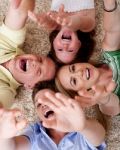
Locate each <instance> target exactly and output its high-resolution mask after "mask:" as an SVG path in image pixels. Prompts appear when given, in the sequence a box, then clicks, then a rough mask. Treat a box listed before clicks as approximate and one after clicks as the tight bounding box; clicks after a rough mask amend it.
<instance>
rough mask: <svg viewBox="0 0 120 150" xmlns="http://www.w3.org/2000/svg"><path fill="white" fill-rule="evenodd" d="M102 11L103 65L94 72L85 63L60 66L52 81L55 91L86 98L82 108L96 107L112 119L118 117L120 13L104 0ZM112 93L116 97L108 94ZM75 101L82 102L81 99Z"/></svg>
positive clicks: (119, 105) (119, 92)
mask: <svg viewBox="0 0 120 150" xmlns="http://www.w3.org/2000/svg"><path fill="white" fill-rule="evenodd" d="M104 10H105V12H104V28H105V37H104V40H103V46H102V49H103V50H104V51H103V57H104V60H103V61H104V63H105V64H104V65H102V66H101V67H98V68H96V67H94V66H93V65H91V64H87V63H77V64H72V65H68V66H64V67H62V68H61V69H60V70H59V72H58V74H57V78H56V81H57V85H58V86H59V89H62V90H63V89H65V90H72V91H77V92H78V94H79V95H80V96H84V97H86V98H88V99H86V100H85V99H84V102H85V103H86V104H87V102H88V105H93V104H96V103H97V104H99V106H100V109H101V111H102V112H103V113H105V114H108V115H116V114H119V113H120V104H119V98H118V97H119V96H120V75H119V72H120V26H119V24H120V11H119V9H118V8H117V2H116V0H111V1H109V0H104ZM113 91H114V93H115V94H116V95H117V96H118V97H117V96H116V95H114V94H111V93H112V92H113ZM71 93H72V92H71ZM89 98H90V99H89ZM79 100H80V101H81V102H83V100H82V98H79ZM84 102H83V103H84Z"/></svg>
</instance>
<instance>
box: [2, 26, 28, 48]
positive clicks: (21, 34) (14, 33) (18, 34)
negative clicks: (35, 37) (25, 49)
mask: <svg viewBox="0 0 120 150" xmlns="http://www.w3.org/2000/svg"><path fill="white" fill-rule="evenodd" d="M0 33H1V34H2V35H4V36H5V37H7V38H8V39H9V40H11V41H12V42H14V43H15V44H16V45H17V46H19V45H22V44H23V42H24V41H25V35H26V27H24V28H22V29H20V30H12V29H10V28H9V27H7V26H6V25H5V24H4V23H3V24H2V26H1V27H0Z"/></svg>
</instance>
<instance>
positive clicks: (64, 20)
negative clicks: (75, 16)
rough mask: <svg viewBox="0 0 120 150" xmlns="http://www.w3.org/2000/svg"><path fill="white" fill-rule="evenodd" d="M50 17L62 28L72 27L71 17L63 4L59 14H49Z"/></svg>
mask: <svg viewBox="0 0 120 150" xmlns="http://www.w3.org/2000/svg"><path fill="white" fill-rule="evenodd" d="M49 16H50V18H51V19H53V20H55V21H56V23H57V24H59V25H60V26H68V27H69V26H71V25H72V20H71V17H70V16H68V15H67V14H66V13H65V11H64V5H63V4H61V6H60V8H59V12H58V13H54V12H49Z"/></svg>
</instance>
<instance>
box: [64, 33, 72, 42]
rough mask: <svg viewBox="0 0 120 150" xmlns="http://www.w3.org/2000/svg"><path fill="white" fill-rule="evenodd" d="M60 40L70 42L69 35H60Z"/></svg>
mask: <svg viewBox="0 0 120 150" xmlns="http://www.w3.org/2000/svg"><path fill="white" fill-rule="evenodd" d="M61 38H62V40H68V41H70V40H72V37H71V35H69V34H65V33H64V34H63V35H62V37H61Z"/></svg>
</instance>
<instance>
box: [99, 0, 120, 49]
mask: <svg viewBox="0 0 120 150" xmlns="http://www.w3.org/2000/svg"><path fill="white" fill-rule="evenodd" d="M115 1H116V0H104V7H105V9H107V10H112V9H113V8H115V7H116V4H117V3H116V4H115ZM104 30H105V37H104V40H103V46H102V48H103V49H104V50H109V51H114V50H117V49H119V48H120V8H118V4H117V8H116V9H115V10H113V11H112V12H107V11H104Z"/></svg>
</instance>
